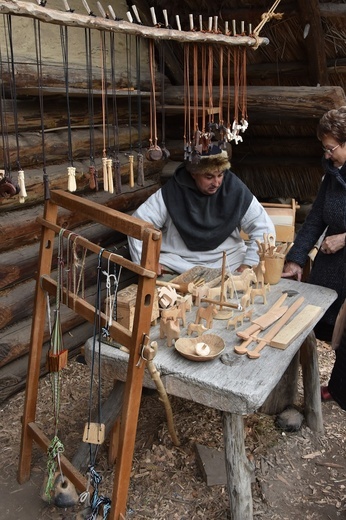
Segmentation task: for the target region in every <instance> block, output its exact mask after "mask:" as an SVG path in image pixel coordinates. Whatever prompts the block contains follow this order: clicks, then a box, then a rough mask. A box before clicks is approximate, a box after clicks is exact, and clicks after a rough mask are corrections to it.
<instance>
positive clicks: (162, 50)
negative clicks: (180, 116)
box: [160, 42, 171, 159]
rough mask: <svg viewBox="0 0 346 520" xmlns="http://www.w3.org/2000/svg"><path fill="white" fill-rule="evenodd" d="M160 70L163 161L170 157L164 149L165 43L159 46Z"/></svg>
mask: <svg viewBox="0 0 346 520" xmlns="http://www.w3.org/2000/svg"><path fill="white" fill-rule="evenodd" d="M160 70H161V150H162V155H163V158H164V159H168V158H169V157H170V155H171V154H170V153H169V151H168V150H167V148H166V106H165V42H162V43H161V45H160Z"/></svg>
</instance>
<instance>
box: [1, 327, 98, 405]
mask: <svg viewBox="0 0 346 520" xmlns="http://www.w3.org/2000/svg"><path fill="white" fill-rule="evenodd" d="M92 335H93V325H91V324H90V323H83V324H82V325H79V326H78V327H76V328H75V329H73V333H72V334H71V332H68V333H66V334H64V335H63V343H64V347H65V349H67V350H68V351H69V357H70V358H71V357H73V356H75V355H76V354H77V353H78V352H79V351H80V347H81V346H82V345H84V343H85V342H86V340H87V339H88V338H90V337H91V336H92ZM49 348H50V343H49V342H48V343H45V344H44V345H43V350H42V357H41V369H40V375H41V376H43V375H45V374H47V369H46V357H47V352H48V350H49ZM27 371H28V356H27V355H25V356H22V357H21V358H19V359H16V360H15V361H13V362H12V363H8V364H7V365H5V366H4V367H2V368H1V370H0V403H3V402H4V401H6V399H8V398H9V397H11V395H14V394H16V393H17V392H19V391H20V390H23V388H24V387H25V384H26V377H27Z"/></svg>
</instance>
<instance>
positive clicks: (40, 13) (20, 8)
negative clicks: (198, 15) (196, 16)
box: [0, 0, 269, 48]
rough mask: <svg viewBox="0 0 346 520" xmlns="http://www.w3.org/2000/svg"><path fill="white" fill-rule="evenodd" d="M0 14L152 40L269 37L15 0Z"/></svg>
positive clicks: (250, 41) (240, 42)
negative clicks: (105, 15)
mask: <svg viewBox="0 0 346 520" xmlns="http://www.w3.org/2000/svg"><path fill="white" fill-rule="evenodd" d="M0 14H11V15H14V16H26V17H29V18H35V19H37V20H41V21H42V22H46V23H52V24H55V25H67V26H72V27H88V28H90V29H98V30H103V31H109V32H114V33H124V34H130V35H136V36H142V37H143V38H151V39H155V40H175V41H179V42H191V43H202V42H204V43H216V44H218V45H227V46H234V45H235V46H243V47H256V48H257V47H258V46H260V45H268V44H269V40H268V38H260V37H257V38H254V37H251V36H236V37H234V36H228V35H225V34H221V33H220V34H219V33H217V34H215V33H204V32H200V31H193V32H192V31H181V30H176V29H168V28H166V27H164V28H160V27H148V26H145V25H139V24H136V23H131V22H127V21H124V20H111V19H105V18H101V17H100V16H90V15H82V14H77V13H71V12H66V11H58V10H56V9H49V8H48V7H42V6H40V5H37V4H35V3H33V2H24V1H21V0H18V1H16V2H13V1H10V0H0Z"/></svg>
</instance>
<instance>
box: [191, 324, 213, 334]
mask: <svg viewBox="0 0 346 520" xmlns="http://www.w3.org/2000/svg"><path fill="white" fill-rule="evenodd" d="M207 330H208V329H207V327H205V326H204V325H203V323H189V325H188V327H187V335H188V336H191V335H192V334H193V333H194V332H195V333H196V334H197V336H202V334H204V332H207Z"/></svg>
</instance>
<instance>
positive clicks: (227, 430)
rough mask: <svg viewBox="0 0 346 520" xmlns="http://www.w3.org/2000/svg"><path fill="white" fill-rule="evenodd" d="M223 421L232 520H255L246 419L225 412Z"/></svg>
mask: <svg viewBox="0 0 346 520" xmlns="http://www.w3.org/2000/svg"><path fill="white" fill-rule="evenodd" d="M222 420H223V436H224V443H225V462H226V474H227V487H228V495H229V500H230V509H231V517H232V520H253V507H252V494H251V476H252V473H253V469H252V468H251V465H250V462H249V461H248V459H247V457H246V453H245V444H244V438H245V432H244V418H243V417H242V416H241V415H237V414H233V413H229V412H223V414H222Z"/></svg>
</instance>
